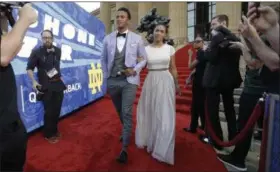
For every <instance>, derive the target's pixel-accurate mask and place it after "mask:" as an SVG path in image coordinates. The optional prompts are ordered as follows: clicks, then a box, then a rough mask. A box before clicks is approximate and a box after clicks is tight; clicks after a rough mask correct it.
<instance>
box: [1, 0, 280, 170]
mask: <svg viewBox="0 0 280 172" xmlns="http://www.w3.org/2000/svg"><path fill="white" fill-rule="evenodd" d="M130 19H131V14H130V11H129V9H127V8H124V7H122V8H119V9H118V10H117V12H116V24H117V30H116V31H114V32H112V33H110V34H108V35H107V36H106V37H105V38H104V41H103V51H102V54H101V62H102V68H103V72H104V78H105V79H106V81H107V92H108V94H109V95H110V96H111V99H112V102H113V104H114V106H115V109H116V112H117V114H118V116H119V119H120V123H121V124H122V131H121V136H120V142H122V145H123V146H122V149H121V152H120V155H119V156H118V157H117V161H118V162H120V163H126V162H127V160H128V152H127V147H128V146H129V143H130V139H131V138H130V136H131V133H132V108H133V102H134V99H135V97H136V90H137V88H138V86H139V84H140V72H141V70H142V69H143V68H145V67H147V69H148V71H149V72H148V75H147V77H146V78H145V82H144V85H143V89H142V92H141V96H140V99H139V103H138V105H137V122H136V132H135V133H136V134H135V143H136V145H137V147H138V148H146V149H147V151H148V152H149V153H151V155H152V157H154V158H155V159H157V160H158V161H160V162H165V163H168V164H170V165H174V162H175V160H174V148H175V125H176V122H175V120H176V118H175V116H176V108H175V106H176V102H175V99H176V94H178V95H180V94H181V90H180V87H179V84H178V73H177V69H176V64H175V49H174V48H173V46H171V45H168V44H167V43H166V39H165V38H166V37H167V34H168V26H166V25H164V24H158V25H155V27H154V28H153V39H152V42H151V43H150V44H149V45H148V46H144V41H143V40H142V37H141V36H140V35H138V34H136V33H134V32H132V31H130V30H129V29H128V26H129V20H130ZM242 19H243V20H242V22H241V23H240V25H239V33H240V36H236V35H235V34H233V33H232V32H231V31H230V30H229V29H228V28H227V27H228V24H229V18H228V17H227V16H226V15H218V16H216V17H214V18H213V19H212V21H211V34H212V38H211V40H210V44H209V45H207V46H206V47H205V46H204V40H203V37H201V36H197V37H196V39H195V41H194V48H196V49H197V58H196V60H194V61H193V62H192V64H190V66H189V67H190V68H191V69H194V71H193V72H192V78H193V81H192V82H193V87H192V90H193V102H192V110H191V118H192V120H191V124H190V126H189V127H187V128H184V130H185V131H187V132H191V133H195V132H196V131H197V128H198V127H200V128H201V129H203V130H204V131H205V135H203V136H201V137H200V139H201V140H202V141H203V142H205V143H210V144H212V145H213V146H214V147H215V148H217V149H222V147H221V146H220V145H218V144H217V143H216V142H215V140H214V139H213V138H211V137H210V135H209V132H208V128H209V126H207V125H206V122H205V111H204V110H203V109H204V106H205V107H206V109H207V111H208V113H209V117H210V118H209V119H210V125H211V126H212V127H213V129H214V132H215V133H216V135H217V136H218V138H219V139H221V140H223V137H222V129H221V126H220V121H219V102H220V95H222V98H223V103H224V106H225V116H226V119H227V123H228V131H229V140H232V139H233V138H234V137H235V136H236V135H237V134H238V132H239V131H241V130H242V129H243V128H244V125H245V124H246V123H247V121H248V118H249V117H250V115H251V113H252V111H253V108H254V106H255V104H256V102H257V100H258V98H260V97H261V95H262V93H263V92H267V93H272V94H277V93H279V91H280V90H279V75H280V72H279V68H280V65H279V64H280V62H279V24H278V14H277V13H276V12H275V11H274V10H273V9H272V8H271V7H256V6H255V4H254V3H250V4H249V10H248V13H247V15H246V16H242ZM36 20H37V14H36V12H35V11H34V10H33V9H32V7H31V5H30V4H26V5H25V6H24V7H23V8H21V9H20V12H19V20H18V21H17V22H16V24H15V26H14V27H13V29H12V30H11V31H10V32H9V33H8V34H7V35H5V36H4V37H3V38H2V41H1V76H0V79H1V85H0V93H1V94H0V95H1V98H0V115H1V116H0V118H1V120H0V122H1V127H0V136H1V137H0V139H1V140H0V153H1V166H0V167H1V169H0V170H1V171H23V166H24V163H25V154H26V143H27V135H26V130H25V127H24V126H23V124H22V122H21V120H20V116H19V113H18V110H17V101H16V100H17V97H16V96H17V95H16V83H15V76H14V72H13V70H12V66H11V64H10V62H11V61H12V59H13V58H14V56H15V55H16V54H17V53H18V51H19V50H20V48H21V45H22V41H23V38H24V35H25V33H26V31H27V28H28V27H29V26H30V25H31V24H32V23H34V22H36ZM41 36H42V40H43V45H42V46H41V47H39V48H37V49H34V50H33V51H32V53H31V56H30V58H29V61H28V65H27V73H28V75H29V77H30V78H31V80H32V83H33V88H34V90H36V92H37V96H38V98H39V96H42V98H41V100H42V101H43V104H44V109H45V117H44V120H45V126H44V136H45V138H46V139H47V140H48V141H49V142H50V143H56V142H58V140H59V138H60V137H61V134H60V133H59V131H58V129H57V123H58V117H59V114H60V109H61V103H62V100H63V90H64V89H65V85H64V83H63V82H62V80H61V79H60V76H61V73H60V65H59V64H60V56H61V50H60V49H59V48H57V47H55V46H54V45H53V44H52V40H53V34H52V32H51V31H50V30H44V31H42V34H41ZM241 55H242V58H244V59H245V61H246V63H247V71H246V76H245V82H244V83H245V87H244V90H243V92H242V94H241V98H240V102H239V103H240V109H239V115H238V119H236V115H235V114H236V112H235V110H234V107H233V106H234V101H233V91H234V89H235V88H238V87H240V84H241V83H242V78H241V75H240V72H239V59H240V58H241ZM35 67H36V68H38V78H39V81H36V80H35V79H34V74H33V70H34V68H35ZM3 95H4V96H3ZM2 97H5V99H3V98H2ZM205 100H206V101H205ZM199 118H200V119H201V124H202V125H201V126H198V119H199ZM252 133H253V129H251V130H250V133H249V134H248V137H247V138H246V139H245V140H242V142H240V143H238V145H236V147H235V149H234V151H233V152H232V153H231V154H230V155H222V154H218V155H217V157H218V158H219V159H220V160H221V161H223V162H224V163H227V164H230V165H232V166H233V167H235V168H237V169H239V170H241V171H244V170H246V165H245V158H246V156H247V153H248V151H249V147H250V142H251V137H252Z"/></svg>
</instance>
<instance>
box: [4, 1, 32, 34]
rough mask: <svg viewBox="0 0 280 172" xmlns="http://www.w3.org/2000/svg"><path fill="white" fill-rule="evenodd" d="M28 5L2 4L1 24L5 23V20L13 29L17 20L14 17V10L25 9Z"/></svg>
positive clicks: (17, 3)
mask: <svg viewBox="0 0 280 172" xmlns="http://www.w3.org/2000/svg"><path fill="white" fill-rule="evenodd" d="M27 3H28V2H0V17H1V22H3V19H6V20H7V21H8V22H9V24H10V26H11V27H13V26H14V24H15V19H14V17H13V15H12V11H13V9H14V8H19V7H23V6H24V5H25V4H27ZM4 26H5V25H4ZM1 29H2V28H1Z"/></svg>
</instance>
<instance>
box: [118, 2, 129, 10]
mask: <svg viewBox="0 0 280 172" xmlns="http://www.w3.org/2000/svg"><path fill="white" fill-rule="evenodd" d="M121 7H127V4H126V3H124V2H116V11H118V9H119V8H121Z"/></svg>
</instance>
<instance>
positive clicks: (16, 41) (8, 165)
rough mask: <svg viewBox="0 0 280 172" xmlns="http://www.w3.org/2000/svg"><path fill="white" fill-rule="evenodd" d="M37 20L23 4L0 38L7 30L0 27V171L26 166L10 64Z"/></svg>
mask: <svg viewBox="0 0 280 172" xmlns="http://www.w3.org/2000/svg"><path fill="white" fill-rule="evenodd" d="M3 17H4V16H1V18H3ZM36 21H37V14H36V12H35V10H33V8H32V7H31V5H30V4H26V5H24V6H23V7H22V8H21V9H20V10H19V19H18V21H17V22H16V23H15V25H14V27H13V29H12V30H11V31H10V32H9V33H7V34H6V35H5V36H3V37H2V29H3V30H7V28H4V27H2V26H0V27H1V58H0V60H1V61H0V161H1V163H0V171H23V167H24V163H25V156H26V146H27V133H26V129H25V127H24V125H23V123H22V121H21V119H20V114H19V112H18V108H17V88H16V80H15V74H14V71H13V69H12V66H11V64H10V62H11V61H12V60H13V58H14V56H16V54H17V53H18V51H19V50H20V49H21V46H22V41H23V38H24V36H25V33H26V31H27V29H28V27H29V26H30V25H31V24H33V23H34V22H36ZM1 24H2V23H1Z"/></svg>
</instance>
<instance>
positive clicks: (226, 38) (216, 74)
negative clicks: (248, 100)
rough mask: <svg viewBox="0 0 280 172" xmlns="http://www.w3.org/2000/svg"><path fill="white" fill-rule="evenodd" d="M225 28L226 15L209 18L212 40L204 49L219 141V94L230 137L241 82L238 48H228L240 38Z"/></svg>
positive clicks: (211, 110) (213, 122)
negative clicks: (235, 92)
mask: <svg viewBox="0 0 280 172" xmlns="http://www.w3.org/2000/svg"><path fill="white" fill-rule="evenodd" d="M227 27H228V16H226V15H218V16H216V17H214V18H213V19H212V21H211V30H212V31H211V33H212V39H211V43H210V45H209V46H208V48H207V49H206V51H205V56H206V59H207V60H208V64H207V66H206V69H205V72H204V76H203V85H204V87H205V88H206V102H207V110H208V113H209V118H210V123H211V125H212V127H213V129H214V131H215V133H216V135H217V136H218V137H219V138H220V139H221V140H223V134H222V128H221V124H220V119H219V104H220V94H221V95H222V98H223V104H224V111H225V116H226V120H227V124H228V133H229V140H231V139H233V138H234V136H235V134H236V117H235V110H234V100H233V91H234V89H235V88H238V87H239V86H240V84H241V82H242V79H241V75H240V72H239V59H240V55H241V51H240V50H239V49H231V48H230V41H239V38H237V37H236V36H235V35H234V34H233V33H231V32H230V31H229V30H228V29H227ZM201 139H202V141H204V142H208V139H206V138H204V137H202V138H201ZM213 145H214V146H215V147H216V148H217V149H221V147H220V146H218V145H216V144H215V142H213Z"/></svg>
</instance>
